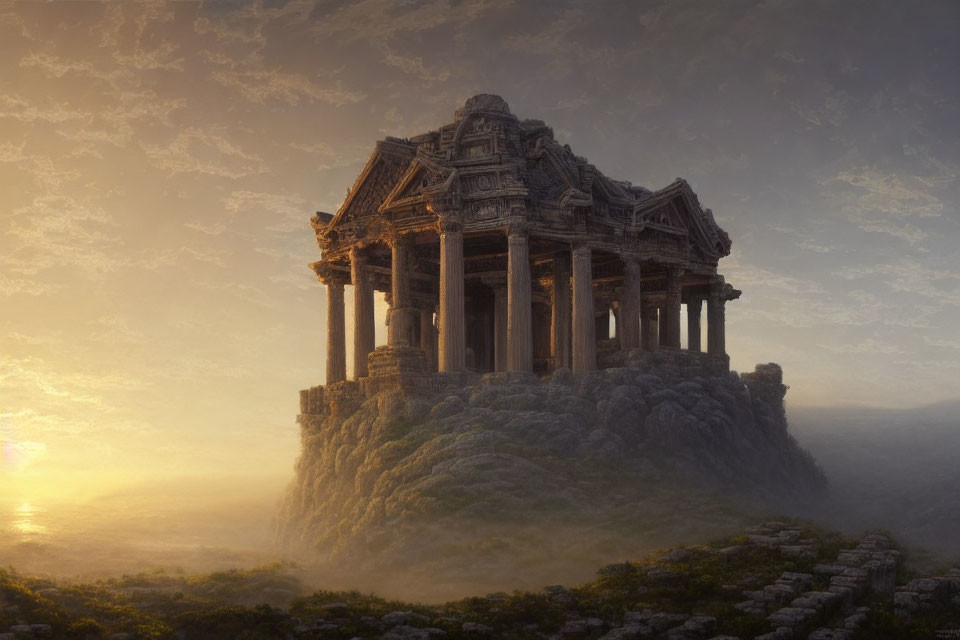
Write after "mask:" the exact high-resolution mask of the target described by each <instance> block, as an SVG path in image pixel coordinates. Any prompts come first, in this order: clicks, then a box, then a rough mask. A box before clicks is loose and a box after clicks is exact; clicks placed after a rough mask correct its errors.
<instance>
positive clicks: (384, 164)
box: [325, 143, 413, 231]
mask: <svg viewBox="0 0 960 640" xmlns="http://www.w3.org/2000/svg"><path fill="white" fill-rule="evenodd" d="M391 146H392V147H399V145H391ZM412 155H413V153H412V152H409V153H405V149H403V148H402V147H400V148H387V145H385V144H383V143H380V144H378V145H377V148H376V149H374V151H373V153H371V154H370V157H369V158H368V159H367V162H366V164H365V165H364V166H363V170H362V171H361V172H360V175H359V176H357V180H356V181H355V182H354V184H353V187H352V188H351V189H350V192H349V193H348V194H347V197H346V198H345V199H344V201H343V204H342V205H340V208H339V209H338V210H337V213H336V215H335V216H334V217H333V220H331V221H330V224H328V225H327V227H326V229H325V231H329V230H332V229H334V228H336V227H339V226H342V225H344V224H348V223H350V222H352V221H354V220H357V219H359V218H363V217H368V216H375V215H377V213H378V211H379V209H380V206H381V205H382V204H383V202H384V201H385V200H386V199H387V197H388V196H389V195H390V193H391V192H392V191H393V189H394V188H395V187H396V185H397V181H398V180H400V178H401V177H402V176H403V175H404V173H405V171H406V169H407V167H408V166H409V165H410V157H411V156H412Z"/></svg>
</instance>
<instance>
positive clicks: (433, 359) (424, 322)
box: [420, 309, 437, 371]
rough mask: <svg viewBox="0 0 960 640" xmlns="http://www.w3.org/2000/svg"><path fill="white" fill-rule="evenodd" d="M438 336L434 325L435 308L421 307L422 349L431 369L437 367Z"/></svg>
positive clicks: (434, 369)
mask: <svg viewBox="0 0 960 640" xmlns="http://www.w3.org/2000/svg"><path fill="white" fill-rule="evenodd" d="M436 347H437V336H436V328H435V327H434V325H433V309H420V349H422V350H423V355H424V356H425V357H426V359H427V366H429V367H430V370H431V371H436V369H437V350H436Z"/></svg>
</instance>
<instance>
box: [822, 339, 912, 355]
mask: <svg viewBox="0 0 960 640" xmlns="http://www.w3.org/2000/svg"><path fill="white" fill-rule="evenodd" d="M820 347H821V348H823V349H826V350H827V351H829V352H831V353H837V354H842V355H884V356H887V355H897V354H902V353H905V351H904V349H903V348H902V347H900V346H898V345H897V344H896V343H894V342H890V341H888V340H879V339H877V338H867V339H865V340H861V341H860V342H845V343H842V344H831V345H827V344H823V345H820Z"/></svg>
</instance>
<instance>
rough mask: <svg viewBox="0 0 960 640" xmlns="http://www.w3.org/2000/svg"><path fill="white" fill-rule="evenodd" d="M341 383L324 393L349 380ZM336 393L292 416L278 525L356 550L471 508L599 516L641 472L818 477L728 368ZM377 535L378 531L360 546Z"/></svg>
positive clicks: (774, 539) (777, 413)
mask: <svg viewBox="0 0 960 640" xmlns="http://www.w3.org/2000/svg"><path fill="white" fill-rule="evenodd" d="M381 349H382V348H381ZM381 349H377V350H376V351H375V352H374V354H372V356H373V355H376V354H377V353H378V352H379V351H380V350H381ZM371 363H373V360H371ZM372 369H375V367H372ZM339 385H340V386H332V387H327V388H325V389H324V397H326V396H329V395H330V394H331V393H333V392H334V391H336V392H337V393H340V391H339V389H340V388H341V386H342V387H343V388H344V389H355V385H356V383H353V382H352V381H346V382H343V383H339ZM351 385H354V386H352V387H351ZM344 393H346V392H344ZM350 393H356V392H355V391H350ZM344 397H345V398H346V399H345V400H344V401H343V402H342V403H341V410H340V411H339V412H338V413H336V414H334V413H332V412H331V413H320V414H316V413H310V414H304V415H301V417H300V423H301V429H302V442H303V452H302V455H301V459H300V461H299V463H298V467H297V479H296V482H295V483H294V485H293V488H292V490H291V492H290V494H289V496H288V499H287V501H286V503H285V505H284V507H283V515H282V519H281V531H280V533H281V536H282V537H283V538H284V539H285V540H286V541H287V542H290V543H305V544H307V545H309V546H311V547H314V548H316V549H318V550H320V551H322V552H324V553H330V554H334V555H335V556H336V557H345V556H346V555H348V554H356V555H357V560H358V561H359V562H363V563H375V562H379V561H380V559H381V558H386V557H390V556H389V555H387V554H395V553H396V554H401V553H402V554H403V557H411V558H413V557H418V555H417V554H420V553H425V554H429V553H431V549H432V548H434V547H435V546H436V545H437V543H441V542H442V540H443V539H444V536H450V537H449V538H448V539H449V540H454V539H455V540H457V541H466V540H469V536H470V535H471V530H472V529H474V528H475V527H474V526H473V525H472V524H470V523H471V522H475V521H479V522H484V523H491V522H497V523H504V526H505V527H506V526H507V525H506V523H509V522H524V521H528V520H530V519H532V518H535V517H537V518H542V517H544V516H545V515H549V516H551V517H553V516H556V515H559V514H563V519H564V521H566V522H578V521H581V522H584V523H585V524H586V523H589V524H591V525H596V523H597V522H598V518H599V519H600V521H602V519H603V518H604V517H605V513H607V512H608V510H609V512H610V513H615V510H616V509H620V508H622V505H624V504H627V503H628V502H632V503H633V504H636V505H637V507H636V508H639V509H642V508H643V507H642V505H643V504H644V501H645V500H647V499H648V495H649V492H648V490H646V489H645V490H640V486H641V485H644V484H646V486H649V483H648V482H647V481H648V480H650V479H653V478H657V479H658V481H663V482H664V483H666V484H669V483H671V482H672V481H674V480H683V481H684V482H685V483H687V484H691V483H692V484H693V485H696V484H697V483H699V484H700V485H701V486H703V487H705V488H706V487H711V488H717V487H724V488H725V489H726V490H727V491H729V492H730V493H731V494H734V495H737V494H741V495H749V496H750V497H751V503H752V504H758V503H759V504H763V502H764V501H767V500H769V501H771V502H777V503H779V502H781V501H782V500H784V499H794V498H796V499H805V498H808V497H809V496H811V495H817V494H818V492H820V491H821V490H822V489H823V486H824V480H823V476H822V475H821V473H820V472H819V470H818V469H817V467H816V466H815V464H814V463H813V461H812V459H811V458H810V457H809V456H808V455H806V454H805V453H804V452H803V451H801V450H800V449H799V448H798V447H797V445H796V443H795V442H794V441H793V440H792V438H790V436H789V435H788V434H787V433H786V429H785V423H783V422H782V420H783V417H782V401H776V402H778V403H780V404H777V406H776V407H774V408H773V409H772V410H770V411H768V410H767V409H766V408H765V407H766V405H764V404H762V403H759V402H758V400H757V399H756V398H754V397H752V396H751V395H750V394H749V393H748V392H747V390H746V388H745V387H744V385H743V384H742V383H741V382H740V381H739V380H738V379H737V378H736V377H734V376H730V377H727V378H717V377H713V378H710V377H707V376H704V375H696V376H691V377H685V376H680V375H677V374H666V373H655V372H652V371H651V370H645V369H639V368H638V369H634V368H632V367H629V366H628V367H618V368H613V369H606V370H599V371H593V372H590V373H588V374H585V375H581V376H576V377H575V378H574V377H572V376H571V378H570V383H567V382H564V374H563V373H560V375H559V380H552V379H551V380H546V381H541V380H540V379H538V378H537V376H535V375H533V374H530V373H506V372H505V373H490V374H486V375H485V376H483V377H482V378H477V379H476V382H475V383H473V384H461V385H459V386H457V385H456V384H451V385H445V386H444V388H443V389H440V390H437V391H434V392H430V391H427V392H421V393H417V394H412V395H411V394H410V393H404V392H400V391H397V392H388V391H386V390H381V391H379V392H377V393H376V394H375V395H373V396H371V397H369V398H367V399H364V397H363V396H362V395H352V396H347V395H344ZM671 398H679V399H680V400H681V402H678V401H676V400H675V399H671ZM651 406H653V409H651ZM351 407H352V408H351ZM685 407H690V409H687V408H685ZM771 416H772V417H771ZM613 461H616V464H617V465H618V467H617V471H616V472H615V473H614V472H613V470H612V469H611V468H610V466H611V465H610V463H611V462H613ZM608 469H610V471H609V472H608V471H607V470H608ZM588 479H589V480H588ZM625 501H627V502H625ZM676 507H680V508H682V507H683V505H676ZM676 507H674V508H676ZM491 514H496V518H491V517H490V516H491ZM441 518H447V520H444V524H443V528H442V529H437V528H435V527H434V523H436V522H438V519H441ZM341 523H349V526H346V527H345V526H343V525H342V524H341ZM459 523H462V524H463V528H458V526H459ZM431 529H432V531H431V533H430V535H429V536H424V535H423V532H424V531H425V530H431ZM755 535H760V534H755ZM764 535H766V536H767V537H769V544H770V545H772V546H774V547H778V545H779V546H782V545H785V544H788V543H795V542H797V541H799V540H800V537H799V536H800V534H799V531H797V530H795V529H792V528H789V527H784V528H780V529H777V530H776V531H768V532H767V533H766V534H764ZM377 539H380V540H383V541H384V544H382V545H380V547H379V550H378V551H377V552H376V553H375V554H371V553H368V552H367V551H366V550H365V549H366V545H367V544H368V543H370V542H372V541H374V540H377ZM401 550H403V551H401ZM392 557H393V558H394V560H390V561H391V562H393V561H401V562H402V560H401V556H400V555H393V556H392ZM367 566H369V564H368V565H367ZM654 578H655V576H654ZM790 599H792V597H791V598H790ZM787 601H789V600H787Z"/></svg>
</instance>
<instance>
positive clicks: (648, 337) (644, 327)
mask: <svg viewBox="0 0 960 640" xmlns="http://www.w3.org/2000/svg"><path fill="white" fill-rule="evenodd" d="M659 325H660V321H659V317H658V315H657V305H655V304H652V303H650V302H641V303H640V346H641V347H642V348H643V349H644V350H646V351H653V350H654V349H656V348H657V346H658V345H659V337H660V327H659Z"/></svg>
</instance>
